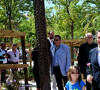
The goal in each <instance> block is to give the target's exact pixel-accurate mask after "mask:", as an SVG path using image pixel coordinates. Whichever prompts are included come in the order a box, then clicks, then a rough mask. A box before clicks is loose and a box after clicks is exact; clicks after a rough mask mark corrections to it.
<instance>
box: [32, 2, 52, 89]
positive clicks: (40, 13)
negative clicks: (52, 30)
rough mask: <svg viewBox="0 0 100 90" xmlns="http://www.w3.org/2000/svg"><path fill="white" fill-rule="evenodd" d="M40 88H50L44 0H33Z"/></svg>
mask: <svg viewBox="0 0 100 90" xmlns="http://www.w3.org/2000/svg"><path fill="white" fill-rule="evenodd" d="M33 5H34V17H35V27H36V38H37V46H38V66H39V77H40V87H41V90H51V88H50V74H49V64H48V47H47V33H46V20H45V8H44V0H33Z"/></svg>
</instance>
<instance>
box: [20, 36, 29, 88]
mask: <svg viewBox="0 0 100 90" xmlns="http://www.w3.org/2000/svg"><path fill="white" fill-rule="evenodd" d="M21 45H22V60H23V64H26V53H25V37H24V36H23V37H21ZM24 76H25V77H24V78H25V85H28V75H27V68H24ZM25 90H29V88H28V87H25Z"/></svg>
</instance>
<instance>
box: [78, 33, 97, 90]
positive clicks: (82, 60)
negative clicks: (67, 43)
mask: <svg viewBox="0 0 100 90" xmlns="http://www.w3.org/2000/svg"><path fill="white" fill-rule="evenodd" d="M85 39H86V43H83V44H81V45H80V47H79V55H78V64H79V67H80V71H81V73H82V74H83V75H84V77H85V79H86V63H87V62H88V58H89V51H90V50H91V49H93V48H95V47H97V44H96V43H94V42H93V35H92V33H87V34H86V36H85ZM86 88H87V90H90V88H91V87H90V84H89V83H88V82H87V81H86Z"/></svg>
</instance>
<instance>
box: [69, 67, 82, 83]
mask: <svg viewBox="0 0 100 90" xmlns="http://www.w3.org/2000/svg"><path fill="white" fill-rule="evenodd" d="M75 69H76V70H77V71H78V73H79V77H78V80H79V82H80V81H81V80H82V78H81V74H80V69H79V68H78V67H77V66H70V67H69V69H68V79H69V81H72V78H71V73H72V72H73V71H74V70H75Z"/></svg>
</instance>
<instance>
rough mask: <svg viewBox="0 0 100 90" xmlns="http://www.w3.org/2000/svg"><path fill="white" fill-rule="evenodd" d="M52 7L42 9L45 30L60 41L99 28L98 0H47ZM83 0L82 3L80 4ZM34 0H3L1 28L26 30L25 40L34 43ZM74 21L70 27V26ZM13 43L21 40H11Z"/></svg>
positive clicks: (0, 3) (0, 10) (0, 5)
mask: <svg viewBox="0 0 100 90" xmlns="http://www.w3.org/2000/svg"><path fill="white" fill-rule="evenodd" d="M46 1H47V2H48V4H50V3H52V4H53V6H52V7H50V8H49V7H48V8H45V16H46V28H47V32H48V31H50V30H53V31H54V33H55V34H59V35H60V36H61V37H62V39H63V40H65V39H71V38H72V36H71V34H72V33H73V35H74V39H80V38H81V37H83V36H84V35H85V33H86V32H92V31H93V30H95V31H97V30H98V29H99V28H100V23H99V22H100V0H46ZM80 1H82V3H80ZM33 10H34V9H33V0H29V1H27V0H21V1H20V0H2V1H1V2H0V29H9V14H10V12H11V26H12V30H15V31H20V32H25V33H26V37H25V40H26V43H30V44H34V46H35V45H36V31H35V20H34V13H33ZM72 24H73V29H71V28H72ZM13 41H14V43H16V42H19V43H20V39H14V40H13Z"/></svg>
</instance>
